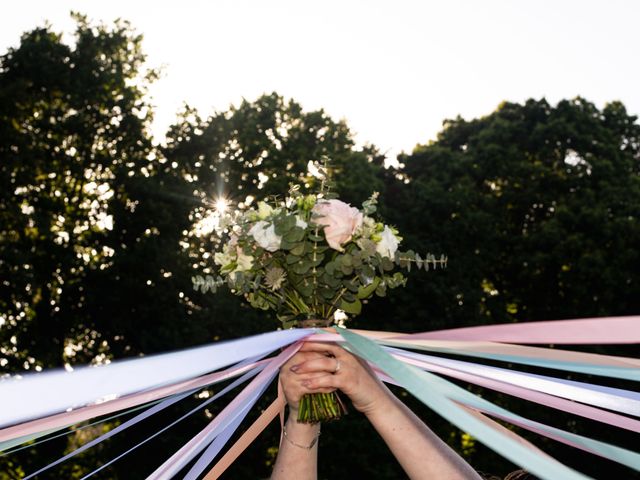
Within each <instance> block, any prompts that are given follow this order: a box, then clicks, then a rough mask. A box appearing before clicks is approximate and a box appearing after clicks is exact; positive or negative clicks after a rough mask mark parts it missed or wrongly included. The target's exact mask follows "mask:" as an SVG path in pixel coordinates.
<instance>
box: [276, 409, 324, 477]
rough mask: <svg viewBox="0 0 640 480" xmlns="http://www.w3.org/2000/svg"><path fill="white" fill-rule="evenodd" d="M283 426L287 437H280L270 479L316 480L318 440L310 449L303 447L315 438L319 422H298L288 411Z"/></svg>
mask: <svg viewBox="0 0 640 480" xmlns="http://www.w3.org/2000/svg"><path fill="white" fill-rule="evenodd" d="M285 428H286V431H287V437H285V436H284V435H283V437H282V441H281V443H280V448H279V450H278V458H277V459H276V463H275V465H274V467H273V473H272V474H271V480H289V479H292V480H294V479H295V480H316V479H317V477H318V474H317V470H318V442H317V441H316V442H315V444H314V445H313V447H312V448H310V449H307V448H303V447H304V446H309V445H311V444H312V443H313V442H314V439H317V437H318V434H319V432H320V424H315V425H307V424H303V423H298V422H297V421H296V415H295V414H291V413H290V414H289V416H288V418H287V422H286V424H285ZM294 444H295V445H294Z"/></svg>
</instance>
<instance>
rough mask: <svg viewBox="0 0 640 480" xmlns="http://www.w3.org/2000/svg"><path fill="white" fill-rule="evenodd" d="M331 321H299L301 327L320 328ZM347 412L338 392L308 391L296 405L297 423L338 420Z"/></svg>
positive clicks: (326, 325)
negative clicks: (298, 404)
mask: <svg viewBox="0 0 640 480" xmlns="http://www.w3.org/2000/svg"><path fill="white" fill-rule="evenodd" d="M332 323H333V321H332V320H331V319H307V320H303V321H301V322H300V326H301V327H302V328H322V327H325V328H326V327H328V326H329V325H331V324H332ZM345 413H347V409H346V408H345V406H344V403H343V402H342V400H341V399H340V396H339V395H338V392H331V393H309V394H306V395H303V396H302V398H301V399H300V406H299V407H298V422H299V423H318V422H329V421H331V420H338V419H339V418H340V417H342V415H344V414H345Z"/></svg>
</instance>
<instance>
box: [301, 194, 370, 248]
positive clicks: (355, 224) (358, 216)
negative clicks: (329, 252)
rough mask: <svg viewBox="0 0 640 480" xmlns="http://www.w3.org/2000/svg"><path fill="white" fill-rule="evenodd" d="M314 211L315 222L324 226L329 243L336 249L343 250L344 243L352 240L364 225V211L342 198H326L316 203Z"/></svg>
mask: <svg viewBox="0 0 640 480" xmlns="http://www.w3.org/2000/svg"><path fill="white" fill-rule="evenodd" d="M312 212H313V213H314V214H315V215H316V217H315V218H314V220H313V221H314V222H315V223H316V224H317V225H322V226H323V227H324V236H325V237H326V239H327V243H328V244H329V246H330V247H331V248H333V249H334V250H338V251H340V252H341V251H342V250H343V249H342V245H344V244H345V243H347V242H348V241H349V240H351V237H352V236H353V234H354V232H355V231H356V230H357V229H358V228H359V227H360V226H361V225H362V213H361V212H360V211H359V210H358V209H357V208H353V207H351V206H350V205H349V204H347V203H344V202H341V201H340V200H324V201H320V202H318V203H316V205H315V206H314V207H313V210H312Z"/></svg>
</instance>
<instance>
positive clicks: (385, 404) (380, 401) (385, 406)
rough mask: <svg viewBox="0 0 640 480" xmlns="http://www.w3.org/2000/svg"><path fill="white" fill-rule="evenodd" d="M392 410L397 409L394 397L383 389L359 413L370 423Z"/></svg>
mask: <svg viewBox="0 0 640 480" xmlns="http://www.w3.org/2000/svg"><path fill="white" fill-rule="evenodd" d="M394 408H397V405H396V403H395V397H394V396H393V394H392V393H391V392H390V391H389V390H387V389H386V388H385V389H384V390H381V391H380V393H379V395H376V397H375V398H374V399H372V400H371V401H370V402H369V403H368V404H367V405H366V406H364V407H363V408H362V409H360V411H361V412H362V413H363V414H364V415H365V416H366V417H367V418H368V419H369V420H370V421H371V420H373V419H375V418H378V417H380V416H385V415H386V414H387V413H388V412H389V411H390V410H393V409H394Z"/></svg>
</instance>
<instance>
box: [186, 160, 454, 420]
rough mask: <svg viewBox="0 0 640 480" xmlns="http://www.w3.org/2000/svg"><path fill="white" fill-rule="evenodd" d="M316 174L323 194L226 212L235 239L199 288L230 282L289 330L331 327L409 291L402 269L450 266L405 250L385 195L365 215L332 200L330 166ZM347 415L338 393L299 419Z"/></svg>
mask: <svg viewBox="0 0 640 480" xmlns="http://www.w3.org/2000/svg"><path fill="white" fill-rule="evenodd" d="M315 168H316V169H317V172H316V174H317V175H318V176H319V177H320V178H321V184H320V189H319V191H318V192H317V193H315V194H303V193H301V192H300V188H299V186H297V185H292V186H291V187H290V190H289V195H288V197H287V198H285V199H284V200H279V201H278V200H274V201H272V202H266V201H261V202H258V203H257V207H255V208H249V209H246V210H244V211H232V212H229V213H226V214H225V213H224V212H221V217H220V228H221V229H222V230H223V231H224V232H226V234H227V235H228V240H227V241H226V243H223V244H222V249H221V251H218V252H215V254H214V262H215V264H216V265H217V266H218V268H219V270H218V274H217V275H215V276H213V275H208V276H206V277H202V276H196V277H194V278H193V283H194V287H195V288H196V289H197V290H201V291H202V292H207V291H208V290H211V291H212V292H215V291H216V290H217V289H218V288H219V287H221V286H223V285H225V284H226V285H227V286H228V287H229V288H230V289H231V291H232V292H233V293H235V294H236V295H240V296H243V297H244V298H245V299H246V300H247V301H248V302H249V303H250V304H251V306H253V307H254V308H258V309H262V310H273V311H275V313H276V315H277V317H278V319H279V320H280V321H281V322H282V326H283V327H284V328H291V327H296V326H297V327H306V326H329V325H330V324H332V323H334V322H335V323H338V324H340V323H341V322H342V321H344V320H345V319H346V318H348V315H351V316H355V315H358V314H359V313H360V312H361V310H362V304H363V302H366V301H367V299H369V298H371V297H372V296H373V295H378V296H380V297H383V296H385V295H386V294H387V291H388V290H390V289H394V288H397V287H400V286H404V285H405V283H406V277H405V276H404V274H403V273H402V272H401V271H399V269H405V270H407V271H410V270H411V267H412V265H415V267H417V268H418V269H425V270H429V269H431V268H434V269H435V268H437V267H444V266H445V265H446V263H447V258H446V257H445V256H440V257H439V258H436V257H435V256H434V255H431V254H428V255H425V256H424V258H422V257H421V256H420V255H418V254H417V253H415V252H413V251H411V250H410V251H406V252H401V251H399V250H398V246H399V244H400V242H401V241H402V238H401V237H400V236H399V233H398V231H397V230H396V229H395V228H394V227H391V226H389V225H385V224H383V223H381V222H379V221H377V220H376V219H375V218H374V217H373V215H374V213H375V211H376V204H377V197H378V194H377V193H374V194H373V195H371V197H370V198H369V199H368V200H366V201H365V202H364V203H363V204H362V208H361V209H357V208H354V207H351V206H350V205H348V204H346V203H344V202H342V201H340V200H338V199H336V198H334V196H333V195H332V194H331V192H330V185H329V182H328V181H327V168H326V165H325V166H324V167H317V166H316V167H315ZM342 411H343V406H342V404H341V402H340V401H339V399H338V398H337V397H336V396H335V394H317V395H310V396H305V397H304V398H303V399H302V401H301V404H300V410H299V412H300V416H299V420H300V421H306V422H314V421H318V420H326V419H330V418H338V417H339V416H340V414H341V412H342Z"/></svg>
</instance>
